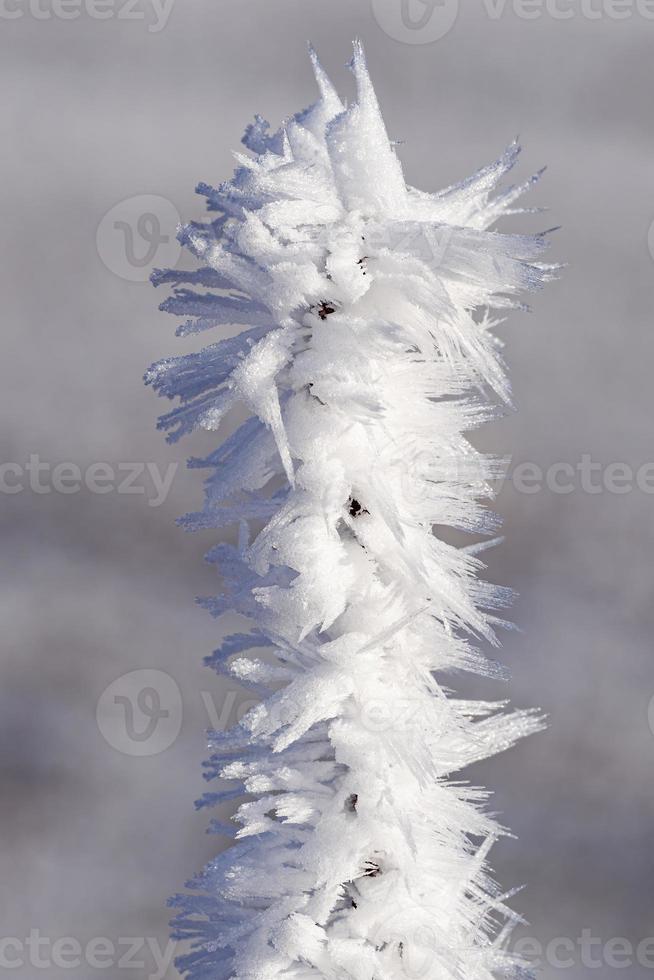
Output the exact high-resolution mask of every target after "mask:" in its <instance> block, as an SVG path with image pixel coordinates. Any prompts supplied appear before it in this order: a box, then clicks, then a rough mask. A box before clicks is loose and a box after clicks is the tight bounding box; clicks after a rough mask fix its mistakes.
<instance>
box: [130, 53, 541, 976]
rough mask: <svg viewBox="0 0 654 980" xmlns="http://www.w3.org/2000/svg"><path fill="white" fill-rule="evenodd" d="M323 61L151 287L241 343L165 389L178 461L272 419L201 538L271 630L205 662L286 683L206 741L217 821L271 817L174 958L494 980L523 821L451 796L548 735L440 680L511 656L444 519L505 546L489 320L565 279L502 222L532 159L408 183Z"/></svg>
mask: <svg viewBox="0 0 654 980" xmlns="http://www.w3.org/2000/svg"><path fill="white" fill-rule="evenodd" d="M311 57H312V61H313V67H314V71H315V75H316V79H317V83H318V87H319V90H320V98H319V100H318V101H317V102H316V103H315V104H314V105H312V106H311V107H310V108H309V109H307V110H305V111H303V112H300V113H298V114H297V115H295V116H293V117H292V118H290V119H289V120H287V121H286V122H285V124H284V125H283V126H282V128H281V129H280V130H279V131H278V132H277V133H275V134H274V135H271V134H269V132H268V124H267V123H266V122H265V121H264V120H263V119H261V118H259V117H257V119H256V122H255V123H254V124H253V125H251V126H249V127H248V130H247V132H246V135H245V137H244V143H245V145H246V147H248V149H249V150H251V151H252V153H253V156H246V155H239V156H238V161H239V167H238V169H237V170H236V173H235V175H234V177H233V178H232V180H230V181H228V182H226V183H224V184H221V185H220V186H219V187H218V188H216V189H214V188H212V187H208V186H206V185H201V187H200V188H199V190H200V192H201V193H202V194H204V195H206V197H207V199H208V202H209V208H210V210H212V211H215V212H217V217H216V218H215V220H213V221H211V222H210V223H207V224H191V225H189V226H188V227H186V228H185V229H184V231H183V233H182V239H183V241H184V243H185V244H186V245H187V246H188V247H189V248H190V249H191V251H192V252H193V253H194V254H195V255H196V256H197V257H198V259H199V260H200V263H201V268H199V269H198V271H196V272H193V273H187V272H175V271H168V272H164V273H157V274H155V282H157V283H161V282H168V283H173V285H174V292H173V295H172V297H171V298H170V299H168V300H167V301H166V302H165V303H164V304H163V308H164V309H166V310H169V311H170V312H172V313H176V314H183V315H185V316H186V317H187V320H186V321H185V323H184V325H183V326H182V327H181V328H180V331H179V332H180V333H181V334H182V335H186V334H189V333H194V332H196V331H202V330H206V329H209V328H213V327H217V326H220V325H223V324H239V325H242V326H244V327H245V329H244V330H243V332H242V333H240V334H239V335H238V336H236V337H232V338H230V339H227V340H222V341H220V342H218V343H215V344H212V345H211V346H209V347H207V348H205V349H204V350H203V351H201V352H200V353H196V354H189V355H186V356H182V357H175V358H170V359H167V360H165V361H162V362H160V363H159V364H156V365H154V366H153V367H152V368H151V369H150V371H149V372H148V375H147V380H148V381H149V382H150V383H151V384H152V385H153V386H154V387H155V388H157V389H158V390H159V391H160V392H161V393H162V394H164V395H167V396H168V397H170V398H174V397H179V398H180V404H179V406H178V407H176V408H174V409H173V410H172V411H171V412H169V413H168V414H167V415H165V416H163V418H162V419H161V423H160V424H161V427H162V428H165V429H167V430H168V431H169V433H170V434H169V439H171V440H174V439H177V438H178V436H180V435H183V434H184V433H187V432H190V431H191V430H193V429H195V428H198V427H199V428H204V429H210V430H213V429H217V428H218V427H219V424H220V422H221V419H222V418H224V416H225V414H226V413H227V412H228V411H229V410H230V408H231V407H232V406H233V405H235V404H236V403H242V404H245V405H246V406H247V408H248V409H249V411H250V413H251V418H250V419H249V420H248V421H246V422H245V423H244V424H243V425H241V427H240V428H239V429H238V430H237V431H236V432H235V434H234V435H232V436H231V437H230V438H228V439H227V440H226V441H224V442H223V443H222V445H221V446H220V447H219V448H218V449H217V450H216V451H215V452H213V453H212V454H211V455H210V456H209V457H208V458H207V459H205V460H194V461H193V462H192V465H195V466H198V467H206V468H207V469H208V470H209V472H210V475H209V477H208V479H207V483H206V501H205V505H204V509H203V510H202V511H201V512H200V513H199V514H191V515H188V516H187V517H186V518H185V519H184V523H185V525H186V526H187V527H188V528H190V529H194V528H211V527H219V526H223V525H228V524H234V523H237V524H240V527H241V533H240V538H239V545H238V547H232V546H229V545H226V544H220V545H218V546H217V547H216V548H214V549H213V551H212V552H211V554H210V558H211V560H212V561H215V562H216V563H217V564H218V566H219V568H220V571H221V573H222V575H223V576H224V579H225V582H226V588H225V593H224V594H223V595H221V596H219V597H217V598H214V599H209V600H204V604H205V605H206V606H207V607H208V608H209V609H210V611H211V612H212V613H213V614H214V615H216V616H219V615H221V614H222V613H224V612H226V611H229V610H236V611H237V612H239V613H242V614H244V615H245V616H247V617H249V618H250V620H251V622H252V624H253V629H252V632H249V633H245V634H242V635H241V634H238V635H234V636H230V637H228V638H227V639H226V640H225V641H224V643H223V645H222V647H221V648H220V649H219V650H218V651H216V652H215V653H214V654H213V656H211V657H210V658H208V661H209V662H210V663H211V665H212V666H214V667H215V668H216V669H218V670H219V671H226V672H228V673H230V674H232V675H233V676H235V677H237V678H238V679H239V680H240V681H244V682H250V683H252V684H254V685H256V687H257V690H260V691H261V690H262V691H263V692H264V694H263V699H262V701H261V703H260V705H258V706H257V707H255V708H253V709H252V710H251V711H250V712H249V713H248V714H247V715H246V717H245V718H244V719H243V720H242V722H241V723H240V724H239V725H237V726H236V727H235V728H234V729H232V730H230V731H228V732H216V733H213V734H212V742H213V749H214V753H213V755H212V756H211V758H210V760H209V761H208V763H207V776H208V778H212V777H214V776H217V777H221V778H223V779H226V780H231V781H233V782H232V783H230V784H229V786H228V788H226V789H223V790H222V791H220V792H217V793H212V794H208V795H207V797H206V798H205V800H204V801H202V804H203V805H205V804H206V805H212V804H216V803H219V802H224V801H227V800H231V799H233V798H235V797H238V796H241V795H245V794H248V795H249V797H250V798H249V799H248V800H247V801H246V802H242V803H241V806H240V808H239V809H238V811H237V813H236V816H235V821H236V823H237V824H238V826H239V829H238V831H237V832H235V833H234V834H233V836H235V837H236V838H237V840H236V842H235V843H234V844H233V845H232V846H231V847H230V848H229V849H228V850H227V851H225V852H224V853H221V854H220V855H219V856H218V857H217V858H216V859H215V860H214V861H212V862H211V864H209V866H208V867H207V868H206V869H205V871H204V872H203V873H202V874H201V875H199V876H198V877H197V878H196V879H195V880H194V881H193V882H191V883H190V888H191V889H192V891H193V892H194V894H185V895H183V896H178V897H177V898H176V899H175V900H174V904H175V905H176V906H178V907H179V909H181V911H180V914H179V916H178V918H177V920H176V935H177V936H178V937H180V938H183V939H190V940H192V941H193V944H194V948H193V951H192V952H191V953H190V954H189V955H188V956H185V957H184V958H183V959H182V961H181V962H180V964H179V965H180V968H181V969H182V970H183V971H187V972H188V973H189V975H190V977H192V978H193V980H220V978H238V980H273V978H282V977H283V978H289V980H291V978H293V980H299V978H307V980H308V978H334V980H336V978H353V980H396V978H400V977H416V976H422V977H426V978H430V977H434V978H436V977H438V978H445V977H453V978H462V980H471V978H473V977H474V978H475V980H477V978H479V980H483V978H486V977H490V976H492V975H494V974H497V973H503V972H504V973H506V972H509V971H510V970H512V969H513V967H514V966H515V963H514V961H513V959H512V958H511V956H510V955H509V953H508V952H507V950H506V938H507V935H508V928H509V927H510V925H511V924H512V923H513V922H514V921H515V919H516V916H515V914H514V913H513V912H511V911H510V910H509V909H508V908H507V906H506V900H507V896H506V895H502V894H500V892H499V890H498V888H497V887H496V886H495V884H494V883H493V882H492V880H491V879H490V877H489V875H488V873H487V870H486V865H485V859H486V854H487V851H488V849H489V847H490V845H491V844H492V842H493V841H494V840H495V839H496V838H497V837H498V836H499V835H500V834H501V833H502V830H501V828H500V827H499V826H498V825H497V824H496V823H495V822H494V820H493V819H491V817H490V816H489V815H487V814H486V812H485V810H484V801H485V793H484V792H483V791H480V790H476V789H473V788H471V787H470V786H469V785H467V784H465V783H462V782H461V781H460V779H458V778H457V777H456V776H455V777H454V778H451V777H452V775H453V774H456V773H458V772H459V770H461V769H462V768H463V767H465V766H467V765H469V764H470V763H472V762H475V761H477V760H479V759H483V758H486V757H487V756H490V755H493V754H494V753H496V752H499V751H501V750H503V749H505V748H507V747H508V746H510V745H512V744H513V743H514V742H515V741H516V740H517V739H519V738H521V737H522V736H523V735H526V734H528V733H530V732H533V731H535V730H537V729H538V728H539V727H540V726H541V721H540V719H539V718H538V716H536V715H535V714H533V713H530V712H514V713H509V714H507V713H504V712H503V711H502V710H501V709H502V707H503V705H502V704H488V703H484V702H476V701H475V702H471V701H464V700H460V699H458V700H457V699H454V698H452V697H450V696H448V692H446V690H445V689H444V688H443V686H442V678H443V676H444V675H445V674H446V673H448V672H452V671H454V670H471V671H476V672H478V673H483V674H492V673H495V672H496V668H495V667H494V666H493V665H492V664H491V663H490V662H489V661H487V660H486V659H485V658H484V657H483V655H482V654H481V653H480V652H479V650H478V649H477V648H476V646H475V643H476V641H477V640H478V639H484V640H487V641H490V642H491V643H495V642H496V640H495V629H496V627H497V625H498V624H500V623H501V622H502V621H501V620H500V619H498V618H497V612H498V610H499V609H500V608H501V607H503V606H505V605H506V602H507V600H508V599H509V595H508V593H507V590H505V589H499V588H496V587H493V586H491V585H488V584H486V583H485V582H483V581H480V579H479V578H478V577H477V573H478V571H479V569H480V567H481V562H480V560H479V558H478V557H477V550H481V547H479V548H476V547H475V546H472V547H469V548H461V549H457V548H455V547H452V546H450V545H449V544H446V543H445V542H444V541H442V540H441V539H439V537H438V536H437V535H436V534H434V527H435V526H440V525H445V526H450V527H454V528H459V529H463V530H465V531H470V532H475V533H484V534H487V533H489V532H491V531H492V530H493V528H494V526H495V522H494V520H493V518H492V517H491V516H490V515H489V513H488V512H487V511H486V510H485V509H484V507H483V506H482V504H481V503H480V500H481V499H483V498H485V497H489V496H490V495H491V486H490V483H491V481H492V480H493V478H494V477H495V476H496V475H497V472H498V468H499V467H500V461H498V460H496V459H492V458H490V457H488V456H485V455H483V454H481V453H479V452H477V451H476V450H474V449H473V447H472V446H471V444H470V443H469V442H468V441H467V439H466V438H465V435H464V434H465V433H466V432H467V431H469V430H470V429H472V428H474V427H475V426H477V425H479V424H480V423H482V422H484V421H486V420H488V419H490V418H493V417H494V416H495V415H496V414H497V412H498V411H499V410H501V408H502V405H505V404H506V403H508V402H509V398H510V393H509V386H508V383H507V380H506V377H505V373H504V370H503V365H502V361H501V358H500V356H499V353H498V342H497V340H496V339H495V338H494V337H493V333H492V329H493V327H494V326H495V325H496V323H497V322H498V321H497V320H496V319H493V317H492V316H491V313H490V310H494V311H497V310H508V309H511V308H513V307H515V306H517V305H518V302H517V300H516V296H517V294H519V293H521V292H523V291H524V290H528V289H534V288H536V287H539V286H540V285H541V284H542V283H543V282H544V281H546V280H547V279H549V278H551V276H552V275H553V273H554V267H553V266H548V265H546V264H544V263H543V262H542V255H543V250H544V249H545V246H546V241H545V239H544V237H543V236H542V235H536V236H526V235H509V234H500V233H498V232H495V231H490V230H489V228H490V227H491V225H492V224H493V223H494V222H495V221H496V220H497V219H498V218H500V217H501V216H504V215H507V214H514V213H516V209H515V208H514V204H515V202H516V200H517V199H518V197H519V196H520V194H521V193H522V192H523V191H524V190H525V189H527V187H528V186H529V185H530V183H531V181H527V182H526V183H525V184H523V185H518V186H515V187H511V188H509V189H508V190H503V191H501V192H500V191H498V190H497V186H498V183H499V181H500V180H501V178H503V177H504V175H505V174H506V173H507V171H509V170H510V168H511V167H512V166H513V164H514V163H515V160H516V157H517V155H518V152H519V147H518V146H517V145H516V144H512V145H511V146H509V148H508V149H507V150H506V152H505V153H504V154H503V155H502V156H501V157H500V159H499V160H497V161H496V162H495V163H493V164H491V165H490V166H488V167H486V168H484V169H483V170H481V171H479V172H478V173H476V174H475V175H474V176H472V177H470V178H469V179H468V180H465V181H463V182H462V183H460V184H456V185H454V186H452V187H448V188H447V189H446V190H444V191H441V192H439V193H437V194H426V193H423V192H421V191H418V190H416V189H414V188H412V187H408V186H407V184H406V183H405V180H404V177H403V174H402V169H401V166H400V163H399V161H398V159H397V156H396V154H395V151H394V149H393V146H392V145H391V143H390V142H389V139H388V137H387V134H386V130H385V127H384V123H383V121H382V117H381V115H380V111H379V107H378V104H377V99H376V97H375V93H374V91H373V88H372V85H371V82H370V78H369V75H368V71H367V69H366V64H365V60H364V55H363V51H362V49H361V46H360V45H359V44H355V50H354V58H353V60H352V63H351V67H352V70H353V72H354V76H355V79H356V85H357V101H356V102H355V103H353V104H352V105H350V106H349V107H347V108H345V106H344V105H343V103H342V102H341V100H340V98H339V96H338V95H337V93H336V91H335V90H334V88H333V86H332V84H331V82H330V81H329V79H328V78H327V76H326V75H325V73H324V71H323V70H322V68H321V66H320V65H319V63H318V60H317V58H316V56H315V54H314V53H313V52H311ZM252 650H254V651H255V652H256V655H255V654H253V653H252V652H251V651H252ZM248 651H250V655H247V656H246V655H245V654H246V653H247V652H248ZM218 829H220V830H222V831H225V830H226V828H225V827H223V826H222V825H219V827H218ZM227 832H229V830H228V831H227ZM502 922H504V923H506V925H505V926H504V927H503V926H502Z"/></svg>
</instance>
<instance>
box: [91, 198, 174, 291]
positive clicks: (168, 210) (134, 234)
mask: <svg viewBox="0 0 654 980" xmlns="http://www.w3.org/2000/svg"><path fill="white" fill-rule="evenodd" d="M180 221H181V219H180V216H179V213H178V211H177V208H176V207H175V205H174V204H171V202H170V201H168V200H167V199H166V198H165V197H158V196H157V195H156V194H138V195H137V196H136V197H128V198H126V199H125V200H124V201H119V203H118V204H115V205H114V206H113V207H112V208H111V209H110V210H109V211H107V213H106V214H105V216H104V218H103V219H102V221H101V222H100V224H99V225H98V230H97V233H96V236H95V241H96V246H97V250H98V255H99V256H100V258H101V259H102V261H103V262H104V264H105V265H106V267H107V268H108V269H109V270H110V271H111V272H113V273H115V274H116V275H117V276H120V278H121V279H127V280H129V281H130V282H147V280H148V279H149V277H150V273H151V272H152V269H153V267H154V266H155V265H157V266H159V267H167V268H168V267H170V268H173V267H174V266H175V264H176V263H177V260H178V259H179V255H180V252H181V246H180V244H179V242H178V241H177V226H178V225H179V224H180Z"/></svg>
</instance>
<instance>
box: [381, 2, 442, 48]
mask: <svg viewBox="0 0 654 980" xmlns="http://www.w3.org/2000/svg"><path fill="white" fill-rule="evenodd" d="M372 12H373V16H374V18H375V20H376V21H377V23H378V24H379V26H380V27H381V29H382V31H384V33H385V34H388V36H389V37H392V38H393V40H395V41H401V42H402V43H403V44H432V43H433V42H434V41H438V40H440V38H442V37H445V35H446V34H447V33H449V31H451V30H452V28H453V27H454V23H455V21H456V18H457V16H458V13H459V0H372Z"/></svg>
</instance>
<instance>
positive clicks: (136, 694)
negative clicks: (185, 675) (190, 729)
mask: <svg viewBox="0 0 654 980" xmlns="http://www.w3.org/2000/svg"><path fill="white" fill-rule="evenodd" d="M182 714H183V711H182V695H181V693H180V690H179V687H178V685H177V683H176V681H174V680H173V678H172V677H171V676H170V675H169V674H166V673H164V671H163V670H132V671H130V673H129V674H123V675H122V677H118V678H117V679H116V680H115V681H113V682H112V683H111V684H110V685H109V686H108V687H107V688H105V690H104V691H103V692H102V694H101V695H100V698H99V699H98V704H97V707H96V712H95V717H96V720H97V723H98V728H99V729H100V733H101V735H102V737H103V738H104V740H105V741H106V742H108V744H109V745H111V747H112V748H114V749H116V751H118V752H122V753H123V755H133V756H146V755H158V754H159V753H160V752H165V750H166V749H168V748H170V746H171V745H172V744H173V742H174V741H175V739H176V738H177V736H178V735H179V733H180V731H181V728H182Z"/></svg>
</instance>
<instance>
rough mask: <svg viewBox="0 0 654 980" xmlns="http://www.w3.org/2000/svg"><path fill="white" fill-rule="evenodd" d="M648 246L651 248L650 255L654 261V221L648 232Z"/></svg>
mask: <svg viewBox="0 0 654 980" xmlns="http://www.w3.org/2000/svg"><path fill="white" fill-rule="evenodd" d="M647 245H648V247H649V254H650V255H651V256H652V258H653V259H654V221H652V223H651V225H650V226H649V231H648V232H647Z"/></svg>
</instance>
